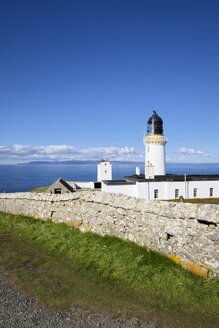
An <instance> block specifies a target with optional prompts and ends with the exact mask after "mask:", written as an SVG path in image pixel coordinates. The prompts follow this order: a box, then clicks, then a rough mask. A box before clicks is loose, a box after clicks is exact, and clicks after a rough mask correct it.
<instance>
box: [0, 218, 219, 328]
mask: <svg viewBox="0 0 219 328" xmlns="http://www.w3.org/2000/svg"><path fill="white" fill-rule="evenodd" d="M0 240H1V242H0V259H1V262H2V263H3V265H4V267H5V269H6V271H7V272H8V273H9V276H10V278H11V280H12V281H13V283H14V284H15V285H16V286H18V288H20V289H22V290H24V291H25V292H26V293H27V294H28V295H30V296H35V297H36V298H37V299H38V300H39V301H40V302H43V303H45V304H47V305H49V306H51V307H54V308H57V309H63V308H70V307H71V306H72V305H79V306H82V307H85V308H86V307H90V308H92V309H93V310H94V311H110V312H112V313H119V312H125V313H127V315H128V316H132V315H134V316H137V317H141V318H143V319H144V318H145V317H149V318H150V319H151V320H153V319H156V321H157V322H158V325H159V327H162V323H163V322H164V321H165V322H166V324H167V327H175V326H176V322H177V327H206V328H207V327H208V328H209V327H211V328H213V327H215V328H216V327H218V325H217V324H218V322H219V321H218V320H219V283H218V282H217V281H216V280H213V279H210V278H201V277H198V276H195V275H193V274H192V273H190V272H188V271H185V270H184V269H182V268H181V267H180V266H178V265H176V264H175V263H173V262H172V261H170V260H169V259H167V258H166V257H164V256H162V255H160V254H157V253H155V252H152V251H149V250H148V249H146V248H143V247H140V246H137V245H135V244H134V243H131V242H128V241H122V240H120V239H117V238H114V237H101V236H98V235H95V234H92V233H81V232H79V230H77V229H75V228H73V227H69V226H66V225H65V224H54V223H52V222H48V221H47V222H43V221H40V220H35V219H33V218H27V217H21V216H13V215H9V214H3V213H0Z"/></svg>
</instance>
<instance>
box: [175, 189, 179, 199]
mask: <svg viewBox="0 0 219 328" xmlns="http://www.w3.org/2000/svg"><path fill="white" fill-rule="evenodd" d="M175 198H179V189H175Z"/></svg>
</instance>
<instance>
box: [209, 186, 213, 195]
mask: <svg viewBox="0 0 219 328" xmlns="http://www.w3.org/2000/svg"><path fill="white" fill-rule="evenodd" d="M209 196H210V197H213V196H214V188H210V190H209Z"/></svg>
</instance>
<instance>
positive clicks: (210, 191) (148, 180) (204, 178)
mask: <svg viewBox="0 0 219 328" xmlns="http://www.w3.org/2000/svg"><path fill="white" fill-rule="evenodd" d="M166 143H167V139H166V137H165V136H164V135H163V121H162V119H161V118H160V117H159V116H158V115H157V113H156V112H154V113H153V115H152V116H151V117H150V118H149V120H148V129H147V135H146V136H145V138H144V145H145V174H144V175H143V174H139V173H140V172H139V169H138V170H136V174H134V175H132V176H128V177H125V178H124V180H111V179H112V176H111V179H105V180H104V179H103V180H104V181H102V180H100V181H102V190H103V191H105V192H113V193H121V194H125V195H128V196H133V197H137V198H143V199H147V200H150V199H174V198H179V197H180V196H182V197H183V198H211V197H218V198H219V174H216V175H187V176H186V175H175V174H166V169H165V145H166Z"/></svg>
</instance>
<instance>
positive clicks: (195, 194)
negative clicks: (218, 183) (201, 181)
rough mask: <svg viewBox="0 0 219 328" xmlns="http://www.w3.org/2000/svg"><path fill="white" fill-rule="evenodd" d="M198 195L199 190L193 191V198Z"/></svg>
mask: <svg viewBox="0 0 219 328" xmlns="http://www.w3.org/2000/svg"><path fill="white" fill-rule="evenodd" d="M197 194H198V189H197V188H194V189H193V197H194V198H195V197H197Z"/></svg>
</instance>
